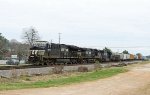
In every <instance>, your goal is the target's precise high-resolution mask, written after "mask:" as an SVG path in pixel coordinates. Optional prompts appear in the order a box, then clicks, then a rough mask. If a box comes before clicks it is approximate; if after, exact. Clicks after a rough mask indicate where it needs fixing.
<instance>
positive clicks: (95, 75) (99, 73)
mask: <svg viewBox="0 0 150 95" xmlns="http://www.w3.org/2000/svg"><path fill="white" fill-rule="evenodd" d="M126 71H128V70H127V69H125V68H121V67H117V68H114V67H113V68H108V69H102V70H96V71H93V72H87V73H81V74H79V75H76V76H69V77H65V78H64V77H62V78H58V79H49V80H47V81H36V82H14V83H0V90H14V89H24V88H42V87H57V86H62V85H68V84H72V83H80V82H86V81H93V80H97V79H103V78H107V77H111V76H114V75H117V74H119V73H123V72H126Z"/></svg>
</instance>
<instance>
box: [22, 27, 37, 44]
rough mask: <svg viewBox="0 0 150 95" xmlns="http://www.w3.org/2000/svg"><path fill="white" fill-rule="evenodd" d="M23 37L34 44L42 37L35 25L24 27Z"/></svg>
mask: <svg viewBox="0 0 150 95" xmlns="http://www.w3.org/2000/svg"><path fill="white" fill-rule="evenodd" d="M23 39H25V41H26V43H28V44H29V45H30V46H32V45H33V43H34V42H35V41H37V40H39V39H40V37H39V34H38V31H37V30H36V29H35V28H34V27H30V28H26V29H23Z"/></svg>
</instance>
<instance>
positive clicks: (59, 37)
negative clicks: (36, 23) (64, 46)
mask: <svg viewBox="0 0 150 95" xmlns="http://www.w3.org/2000/svg"><path fill="white" fill-rule="evenodd" d="M58 35H59V45H60V40H61V33H58Z"/></svg>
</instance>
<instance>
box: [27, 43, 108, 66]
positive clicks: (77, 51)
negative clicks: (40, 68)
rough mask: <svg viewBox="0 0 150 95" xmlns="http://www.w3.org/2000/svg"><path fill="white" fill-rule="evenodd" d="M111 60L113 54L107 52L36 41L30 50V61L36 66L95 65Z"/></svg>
mask: <svg viewBox="0 0 150 95" xmlns="http://www.w3.org/2000/svg"><path fill="white" fill-rule="evenodd" d="M110 59H111V53H110V52H107V51H105V50H98V49H91V48H81V47H77V46H74V45H66V44H56V43H48V42H47V41H36V42H35V43H34V45H33V46H32V47H31V48H30V55H29V58H28V61H29V62H30V63H31V64H35V65H52V64H59V63H63V64H83V63H95V62H103V61H110Z"/></svg>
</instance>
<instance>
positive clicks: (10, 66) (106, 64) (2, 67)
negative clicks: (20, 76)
mask: <svg viewBox="0 0 150 95" xmlns="http://www.w3.org/2000/svg"><path fill="white" fill-rule="evenodd" d="M135 62H139V61H127V62H103V63H100V64H101V65H102V67H105V66H108V65H109V66H110V65H111V66H117V65H118V64H120V63H123V64H130V63H131V64H132V63H135ZM90 64H94V63H84V64H67V65H65V64H60V63H59V64H57V65H49V66H47V65H44V66H35V65H31V64H24V65H0V70H12V69H27V68H43V67H54V66H59V65H64V66H76V65H90Z"/></svg>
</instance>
